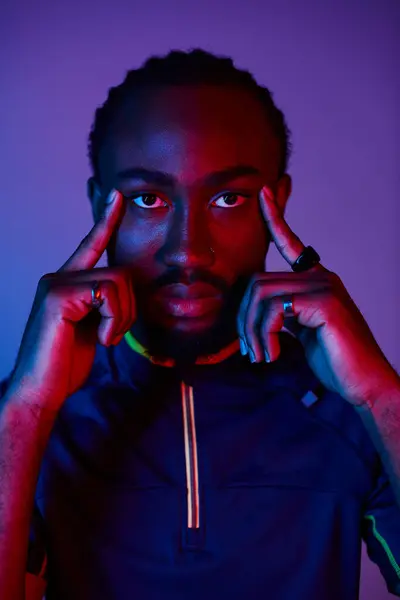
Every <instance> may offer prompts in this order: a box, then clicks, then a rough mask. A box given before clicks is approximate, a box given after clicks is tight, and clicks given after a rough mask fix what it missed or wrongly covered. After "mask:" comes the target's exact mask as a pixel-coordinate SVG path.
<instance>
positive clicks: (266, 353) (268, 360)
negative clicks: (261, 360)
mask: <svg viewBox="0 0 400 600" xmlns="http://www.w3.org/2000/svg"><path fill="white" fill-rule="evenodd" d="M264 356H265V360H266V362H267V363H270V362H271V359H270V357H269V354H268V352H267V351H266V350H264Z"/></svg>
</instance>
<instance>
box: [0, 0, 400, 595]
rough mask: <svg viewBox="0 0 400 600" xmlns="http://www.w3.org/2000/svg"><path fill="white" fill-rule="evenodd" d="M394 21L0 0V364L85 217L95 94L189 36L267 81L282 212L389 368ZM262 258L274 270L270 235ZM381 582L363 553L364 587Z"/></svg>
mask: <svg viewBox="0 0 400 600" xmlns="http://www.w3.org/2000/svg"><path fill="white" fill-rule="evenodd" d="M399 32H400V3H399V1H398V0H368V1H366V0H351V1H349V0H347V1H344V0H329V1H327V0H275V1H271V0H253V1H251V0H247V1H245V0H237V1H234V0H230V1H228V0H225V1H221V0H220V1H218V0H201V2H196V3H193V5H190V3H189V2H188V1H187V0H186V1H185V0H175V1H165V0H164V1H163V0H147V1H145V2H133V1H131V2H128V1H122V0H114V1H113V2H112V3H109V2H104V3H103V4H101V3H100V2H99V1H98V0H97V1H96V0H91V1H82V0H80V1H79V0H70V1H69V2H54V1H53V2H50V0H48V1H47V2H42V3H33V2H27V1H25V2H19V1H14V2H12V1H11V0H9V2H8V5H4V2H3V3H2V9H1V17H0V35H1V37H0V39H1V43H0V48H1V52H0V76H1V94H0V119H1V138H0V164H1V184H2V189H1V199H2V205H1V220H0V268H1V271H0V272H1V294H0V313H1V315H2V319H1V337H2V340H3V343H2V344H1V346H0V377H4V376H5V375H6V374H7V373H8V372H9V371H10V369H11V368H12V365H13V361H14V359H15V356H16V352H17V349H18V344H19V341H20V339H21V335H22V332H23V328H24V325H25V322H26V319H27V317H28V314H29V311H30V307H31V303H32V300H33V296H34V293H35V289H36V285H37V281H38V279H39V278H40V277H41V275H42V274H44V273H45V272H49V271H55V270H56V269H57V268H58V267H59V266H60V265H61V264H62V263H63V262H64V261H65V259H66V258H67V257H68V256H69V255H70V253H71V252H72V251H73V249H74V248H75V247H76V246H77V245H78V243H79V241H80V239H81V238H82V237H83V236H84V235H85V234H86V232H87V231H88V229H89V228H90V227H91V224H92V223H91V213H90V208H89V202H88V200H87V199H86V197H85V184H86V178H87V176H88V174H89V168H88V161H87V158H86V138H87V133H88V131H89V128H90V125H91V122H92V117H93V113H94V110H95V108H96V106H97V105H98V104H100V103H102V102H103V101H104V99H105V95H106V92H107V89H108V87H110V86H111V85H116V84H118V83H119V82H120V81H121V79H122V78H123V77H124V74H125V72H126V70H128V69H130V68H133V67H137V66H139V65H140V63H141V62H142V60H144V59H145V58H146V57H147V56H148V55H150V54H154V53H160V54H163V53H165V52H167V51H168V50H169V49H171V48H181V49H188V48H191V47H196V46H201V47H204V48H205V49H209V50H211V51H215V52H218V53H223V54H229V55H232V56H233V58H234V59H235V60H236V63H237V65H238V66H239V67H245V68H249V69H250V70H251V71H253V73H254V74H255V76H256V77H257V79H258V80H259V81H260V83H262V84H264V85H267V86H269V87H270V88H271V89H272V91H273V92H274V94H275V99H276V101H277V103H278V105H279V106H280V107H281V108H282V109H283V110H284V111H285V113H286V115H287V119H288V122H289V126H290V128H291V129H292V131H293V142H294V156H293V159H292V164H291V168H290V173H291V174H292V176H293V179H294V192H293V195H292V198H291V200H290V202H289V206H288V212H287V217H288V220H289V223H290V224H291V226H292V227H293V229H294V230H295V231H296V232H297V233H298V235H299V236H300V237H301V238H302V239H303V240H304V242H306V243H309V244H312V245H314V246H315V248H316V249H317V250H318V252H319V253H320V254H321V256H322V260H323V263H324V264H325V265H326V266H327V267H328V268H330V269H331V270H333V271H336V272H337V273H338V274H339V275H340V276H341V278H342V280H343V281H344V283H345V285H346V286H347V289H348V290H349V292H350V294H351V295H352V296H353V298H354V300H355V301H356V302H357V304H358V306H359V307H360V309H361V310H362V312H363V314H364V316H365V317H366V319H367V321H368V323H369V324H370V327H371V329H372V331H373V333H374V334H375V336H376V338H377V340H378V342H379V344H380V345H381V347H382V349H383V351H384V352H385V354H386V356H387V357H388V358H389V360H390V361H391V362H392V364H393V365H394V366H395V367H396V368H397V369H399V368H400V352H399V343H398V337H399V267H398V256H399V249H400V248H399V241H398V230H399V225H400V219H399V208H398V206H399V187H400V181H399V168H398V164H399V142H398V140H399V138H400V131H399V129H400V128H399V117H398V105H399V77H398V73H399V60H398V58H399V56H400V41H399V40H400V35H399ZM100 264H103V263H100ZM268 268H269V270H286V265H285V263H284V262H283V260H282V259H281V258H280V257H279V256H278V255H277V253H276V251H275V249H274V248H273V249H271V252H270V255H269V257H268ZM389 597H390V598H392V597H393V596H389V595H388V594H387V592H386V588H385V584H384V583H383V580H382V579H381V576H380V574H379V572H378V571H377V568H376V567H375V566H374V565H372V564H371V563H370V562H369V560H368V559H366V558H365V557H364V560H363V573H362V592H361V598H362V599H364V600H366V599H370V600H381V599H382V600H383V599H385V598H389Z"/></svg>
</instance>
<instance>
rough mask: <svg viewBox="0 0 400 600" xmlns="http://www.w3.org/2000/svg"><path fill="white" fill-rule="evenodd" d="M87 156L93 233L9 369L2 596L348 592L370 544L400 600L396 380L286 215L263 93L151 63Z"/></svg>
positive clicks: (205, 66) (232, 80) (99, 127)
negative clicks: (271, 266) (281, 264)
mask: <svg viewBox="0 0 400 600" xmlns="http://www.w3.org/2000/svg"><path fill="white" fill-rule="evenodd" d="M89 149H90V159H91V164H92V167H93V177H92V178H91V179H90V180H89V182H88V193H89V197H90V201H91V204H92V210H93V216H94V221H95V226H94V228H93V229H92V231H91V232H90V233H89V235H88V236H87V237H86V238H85V240H83V242H82V244H81V245H80V246H79V248H78V249H77V250H76V251H75V252H74V254H73V255H72V256H71V258H70V259H68V261H67V262H66V263H65V264H64V265H63V267H61V269H60V270H59V271H57V273H52V274H48V275H46V276H45V277H43V278H42V279H41V281H40V283H39V286H38V291H37V294H36V297H35V301H34V304H33V308H32V312H31V315H30V317H29V320H28V324H27V327H26V330H25V333H24V337H23V340H22V343H21V347H20V351H19V354H18V357H17V361H16V365H15V368H14V370H13V372H12V374H11V375H10V377H9V380H8V381H6V382H4V384H3V394H4V397H3V406H2V412H1V415H0V430H1V432H2V433H1V436H0V439H1V440H2V442H1V449H0V452H1V456H2V461H0V465H2V467H1V468H2V471H1V478H2V479H1V481H2V485H1V490H2V491H1V492H0V494H1V495H0V500H1V502H0V507H1V508H0V524H1V527H0V594H1V597H2V598H5V599H6V600H11V598H12V599H13V600H15V598H18V599H22V598H24V595H25V597H27V598H29V599H30V600H33V599H36V598H39V597H40V595H41V594H42V593H43V591H44V588H45V586H46V585H47V592H46V598H48V600H53V599H57V600H63V599H66V600H67V599H68V600H69V599H72V598H73V599H74V600H76V599H81V598H82V599H85V600H91V599H96V600H97V599H99V598H105V599H116V600H117V599H118V600H119V599H125V598H140V599H141V600H147V599H157V598H163V599H166V598H171V599H172V598H174V599H181V598H182V599H183V598H191V599H197V598H198V599H200V598H201V599H204V597H206V596H209V597H212V598H225V597H226V598H235V599H239V598H240V599H241V598H244V597H246V598H251V599H256V598H257V599H258V598H261V597H269V598H273V599H274V600H288V599H296V600H303V599H304V600H305V599H307V600H317V599H318V600H321V599H322V598H323V599H324V600H330V599H332V600H333V599H335V600H337V599H338V598H340V599H341V600H354V599H355V598H357V597H358V589H359V573H360V547H361V540H362V538H364V539H365V540H366V542H367V546H368V551H369V554H370V556H371V558H372V559H373V560H374V561H376V562H377V563H378V565H379V567H380V569H381V571H382V574H383V576H384V577H385V579H386V582H387V586H388V588H389V590H390V591H391V592H393V593H394V594H397V595H400V566H399V565H400V510H399V504H400V484H399V481H400V442H399V439H400V381H399V377H398V375H397V373H396V372H395V371H394V369H393V368H392V367H391V365H390V364H389V362H388V361H387V359H386V358H385V357H384V355H383V353H382V351H381V350H380V348H379V347H378V345H377V343H376V341H375V339H374V338H373V336H372V334H371V332H370V330H369V328H368V325H367V324H366V322H365V321H364V319H363V317H362V315H361V314H360V312H359V310H358V309H357V307H356V306H355V304H354V302H353V301H352V300H351V298H350V297H349V295H348V293H347V292H346V290H345V288H344V286H343V284H342V283H341V281H340V279H339V277H338V276H337V275H335V274H333V273H331V272H330V271H328V270H327V269H326V268H325V267H323V266H322V265H321V263H320V258H319V256H318V255H317V253H316V252H315V250H313V249H312V248H310V247H307V248H305V246H304V245H303V243H302V242H301V240H299V238H298V237H297V236H296V235H295V234H294V233H293V232H292V231H291V229H290V228H289V226H288V224H287V222H286V221H285V218H284V212H285V208H286V204H287V201H288V198H289V196H290V193H291V179H290V177H289V175H288V174H287V164H288V158H289V149H290V142H289V131H288V128H287V126H286V123H285V119H284V117H283V114H282V113H281V112H280V111H279V110H278V109H277V108H276V106H275V105H274V103H273V100H272V97H271V95H270V93H269V92H268V90H266V89H265V88H262V87H261V86H258V85H257V83H256V82H255V81H254V79H253V78H252V76H251V75H250V74H249V73H247V72H243V71H239V70H238V69H236V68H235V67H234V66H233V63H232V61H231V60H230V59H223V58H218V57H215V56H213V55H211V54H208V53H206V52H203V51H201V50H196V51H193V52H190V53H183V52H172V53H170V54H169V55H168V56H167V57H164V58H152V59H150V60H149V61H147V63H146V64H145V66H144V67H142V68H141V69H139V70H138V71H132V72H130V73H128V75H127V77H126V79H125V81H124V82H123V83H122V84H121V85H120V86H118V87H117V88H114V89H112V90H111V91H110V94H109V97H108V99H107V101H106V103H105V105H104V106H103V107H101V108H99V109H98V110H97V112H96V118H95V123H94V127H93V130H92V132H91V135H90V148H89ZM271 241H273V242H274V243H275V244H276V246H277V247H278V249H279V251H280V252H281V253H282V255H283V257H284V258H285V259H286V260H287V262H288V266H290V267H291V270H289V269H288V272H285V273H271V272H268V271H266V270H265V256H266V254H267V251H268V248H269V244H270V242H271ZM104 250H107V256H108V267H106V268H103V269H95V266H96V263H97V262H98V260H99V258H100V256H101V254H102V253H103V251H104ZM239 345H240V349H241V352H239ZM39 472H40V477H39V480H38V482H37V477H38V474H39ZM29 530H30V535H29V545H28V543H27V540H28V531H29ZM25 570H26V572H27V575H26V586H24V573H25Z"/></svg>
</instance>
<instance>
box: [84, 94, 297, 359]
mask: <svg viewBox="0 0 400 600" xmlns="http://www.w3.org/2000/svg"><path fill="white" fill-rule="evenodd" d="M279 160H280V147H279V143H278V141H277V139H276V137H275V136H274V135H273V133H272V130H271V128H270V125H269V123H268V121H267V119H266V116H265V112H264V109H263V107H262V106H261V104H260V103H259V102H258V100H257V99H255V98H253V97H252V95H251V94H250V93H249V92H248V91H246V90H242V89H239V88H237V87H232V88H229V87H226V86H225V87H222V86H221V87H219V86H214V85H213V86H211V85H207V86H205V85H203V86H179V87H172V86H168V87H167V86H164V87H157V88H154V87H153V88H152V89H151V90H150V89H143V90H142V91H140V92H138V93H136V94H135V97H134V98H133V97H132V98H130V99H129V101H127V102H126V103H125V105H124V106H122V107H121V109H120V111H119V112H118V114H117V115H116V117H115V119H114V121H113V123H112V125H111V127H110V130H109V133H108V136H107V138H106V140H105V142H104V144H103V146H102V148H101V152H100V157H99V168H100V181H95V180H94V179H90V180H89V182H88V195H89V198H90V201H91V204H92V212H93V217H94V220H95V221H97V220H98V219H99V217H100V216H101V214H102V211H103V209H104V202H105V198H106V196H107V194H108V193H109V192H110V190H111V189H112V188H113V187H115V188H117V189H118V190H120V191H121V192H122V194H123V195H124V196H125V203H126V206H125V212H124V215H123V217H122V219H121V223H120V226H119V228H118V231H117V233H116V234H115V236H113V239H112V240H111V241H110V244H109V246H108V248H107V256H108V264H109V266H115V265H124V266H127V267H128V268H129V269H131V270H132V274H133V280H134V292H135V296H136V299H137V311H138V317H137V321H136V322H135V324H134V326H133V327H132V329H131V331H132V333H133V335H134V336H135V337H136V338H137V339H138V340H139V341H140V342H141V343H142V344H143V345H145V346H146V347H147V348H148V349H149V351H150V352H151V353H152V354H155V355H161V356H170V357H173V358H176V359H177V360H178V361H179V360H184V361H185V362H186V361H192V360H195V359H196V357H197V356H199V355H202V354H206V353H211V352H216V351H218V350H219V349H221V348H222V347H224V346H225V345H227V344H228V343H230V342H231V341H233V340H234V339H235V338H237V327H236V318H237V314H238V311H239V306H240V302H241V299H242V298H243V295H244V292H245V290H246V287H247V285H248V283H249V280H250V278H251V276H252V275H254V273H256V272H259V271H264V263H265V255H266V253H267V250H268V247H269V243H270V241H271V237H270V234H269V232H268V228H267V227H266V225H265V220H264V218H263V215H262V213H261V210H260V206H259V198H258V194H259V192H260V189H261V188H262V187H263V185H268V186H269V187H270V188H271V189H272V190H273V191H274V193H275V197H276V202H277V203H278V204H279V206H280V209H281V210H282V212H284V210H285V208H286V203H287V200H288V198H289V195H290V192H291V179H290V177H289V176H288V175H284V176H283V177H281V178H279V177H278V166H279ZM238 165H246V166H248V167H251V168H253V170H254V171H255V173H254V174H251V175H241V176H239V177H235V178H234V179H233V178H232V177H231V178H230V180H227V181H225V182H210V181H208V180H207V178H208V177H209V176H210V174H212V173H213V172H215V171H221V170H224V169H227V168H230V167H235V166H238ZM137 167H140V168H143V169H148V170H157V171H163V172H165V173H167V174H168V175H169V176H170V177H171V178H172V180H171V182H170V184H168V185H167V183H166V182H157V183H148V182H145V181H144V180H143V179H137V178H134V179H133V178H132V177H128V178H121V177H120V176H119V174H120V173H121V172H122V171H125V170H127V169H131V168H137ZM143 194H151V196H150V197H149V196H147V197H145V198H144V197H143ZM227 194H229V195H228V196H227ZM231 194H235V195H234V196H232V195H231ZM135 195H136V196H139V198H136V200H135V202H134V200H133V196H135ZM153 195H154V196H153ZM144 201H145V202H147V203H150V204H152V205H154V204H155V206H156V207H155V208H143V204H144ZM229 203H233V204H234V206H229ZM211 248H212V250H211ZM180 282H181V283H186V284H188V283H194V282H202V283H208V284H211V285H213V286H214V287H215V288H216V293H219V294H220V296H221V297H220V300H219V301H218V302H217V303H216V305H215V307H214V308H213V309H212V310H211V311H210V312H209V313H207V314H206V315H204V316H202V317H195V318H187V317H178V316H171V315H170V314H167V313H166V312H165V310H164V309H163V305H162V303H160V302H159V301H158V298H159V296H156V292H161V293H162V290H163V289H165V288H164V286H165V284H175V283H180Z"/></svg>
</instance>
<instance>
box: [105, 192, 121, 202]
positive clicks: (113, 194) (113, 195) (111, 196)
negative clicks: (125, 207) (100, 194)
mask: <svg viewBox="0 0 400 600" xmlns="http://www.w3.org/2000/svg"><path fill="white" fill-rule="evenodd" d="M117 196H118V190H111V192H110V193H109V194H108V196H107V200H106V206H108V205H110V204H112V203H113V202H114V200H115V199H116V197H117Z"/></svg>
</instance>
